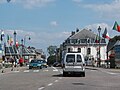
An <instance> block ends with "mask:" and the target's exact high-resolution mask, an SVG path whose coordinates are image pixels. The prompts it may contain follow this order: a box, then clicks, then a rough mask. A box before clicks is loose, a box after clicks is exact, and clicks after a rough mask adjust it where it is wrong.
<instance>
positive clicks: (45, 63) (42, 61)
mask: <svg viewBox="0 0 120 90" xmlns="http://www.w3.org/2000/svg"><path fill="white" fill-rule="evenodd" d="M38 61H39V62H41V64H42V67H43V68H44V67H45V68H47V67H48V65H47V62H46V61H45V60H42V59H41V60H38Z"/></svg>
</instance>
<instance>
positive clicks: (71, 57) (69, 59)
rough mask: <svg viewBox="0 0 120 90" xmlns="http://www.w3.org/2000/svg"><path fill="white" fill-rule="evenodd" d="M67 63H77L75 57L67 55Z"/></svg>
mask: <svg viewBox="0 0 120 90" xmlns="http://www.w3.org/2000/svg"><path fill="white" fill-rule="evenodd" d="M66 62H67V63H73V62H75V55H67V57H66Z"/></svg>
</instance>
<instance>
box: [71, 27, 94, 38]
mask: <svg viewBox="0 0 120 90" xmlns="http://www.w3.org/2000/svg"><path fill="white" fill-rule="evenodd" d="M95 37H96V34H94V33H93V32H92V31H90V30H87V29H83V30H81V31H79V32H76V33H75V34H74V35H72V36H71V37H70V39H78V38H79V39H86V38H92V39H95Z"/></svg>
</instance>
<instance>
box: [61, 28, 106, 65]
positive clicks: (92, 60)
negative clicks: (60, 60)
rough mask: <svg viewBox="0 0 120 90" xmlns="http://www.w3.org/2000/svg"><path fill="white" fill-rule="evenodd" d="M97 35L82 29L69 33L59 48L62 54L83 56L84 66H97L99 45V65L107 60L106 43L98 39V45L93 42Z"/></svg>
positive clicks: (102, 39)
mask: <svg viewBox="0 0 120 90" xmlns="http://www.w3.org/2000/svg"><path fill="white" fill-rule="evenodd" d="M96 37H97V35H96V34H95V33H94V32H92V31H91V30H87V29H83V30H81V31H79V30H78V29H77V30H76V32H73V31H72V33H71V35H70V36H69V37H68V38H67V39H66V40H65V42H63V44H62V45H61V46H60V48H61V49H62V50H61V51H62V54H61V55H62V57H63V55H64V54H63V53H66V52H80V53H82V54H83V55H84V57H85V60H86V64H88V65H92V64H94V65H97V63H98V56H99V45H100V60H101V64H103V63H104V61H105V60H106V59H107V55H106V47H107V44H106V41H105V39H104V38H102V37H100V43H97V42H95V41H96Z"/></svg>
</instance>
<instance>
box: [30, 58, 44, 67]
mask: <svg viewBox="0 0 120 90" xmlns="http://www.w3.org/2000/svg"><path fill="white" fill-rule="evenodd" d="M32 68H39V69H42V63H41V62H40V61H39V60H36V59H35V60H31V62H30V63H29V69H32Z"/></svg>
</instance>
